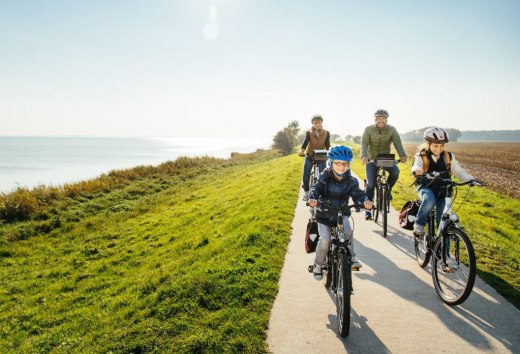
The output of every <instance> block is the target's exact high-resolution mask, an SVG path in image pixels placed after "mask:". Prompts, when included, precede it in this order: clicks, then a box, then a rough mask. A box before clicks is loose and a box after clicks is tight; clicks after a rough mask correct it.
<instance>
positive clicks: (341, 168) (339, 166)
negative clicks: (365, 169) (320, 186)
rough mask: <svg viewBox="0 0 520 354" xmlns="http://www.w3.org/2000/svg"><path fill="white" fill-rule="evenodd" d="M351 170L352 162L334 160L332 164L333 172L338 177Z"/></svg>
mask: <svg viewBox="0 0 520 354" xmlns="http://www.w3.org/2000/svg"><path fill="white" fill-rule="evenodd" d="M349 168H350V162H348V161H343V160H334V161H333V162H332V170H333V171H334V172H336V174H338V175H342V174H344V173H345V172H347V170H348V169H349Z"/></svg>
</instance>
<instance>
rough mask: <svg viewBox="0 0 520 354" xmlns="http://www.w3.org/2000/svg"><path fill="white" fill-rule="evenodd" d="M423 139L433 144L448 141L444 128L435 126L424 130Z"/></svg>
mask: <svg viewBox="0 0 520 354" xmlns="http://www.w3.org/2000/svg"><path fill="white" fill-rule="evenodd" d="M423 138H424V140H426V141H427V142H429V143H434V144H446V143H447V142H449V141H450V139H449V138H448V133H446V130H444V129H442V128H437V127H431V128H428V129H426V130H425V131H424V135H423Z"/></svg>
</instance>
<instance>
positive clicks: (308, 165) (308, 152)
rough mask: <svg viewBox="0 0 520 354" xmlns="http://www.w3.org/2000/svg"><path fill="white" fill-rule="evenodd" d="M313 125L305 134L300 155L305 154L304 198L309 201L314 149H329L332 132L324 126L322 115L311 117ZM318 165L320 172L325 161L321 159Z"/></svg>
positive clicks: (323, 167)
mask: <svg viewBox="0 0 520 354" xmlns="http://www.w3.org/2000/svg"><path fill="white" fill-rule="evenodd" d="M311 123H312V127H311V129H310V130H308V131H307V133H306V134H305V140H304V141H303V144H302V147H301V150H300V156H305V161H304V162H303V183H302V186H303V200H304V201H307V199H308V197H309V179H310V175H311V169H312V156H313V155H314V150H324V149H326V150H328V149H330V133H329V132H328V131H326V130H325V129H323V128H322V124H323V118H322V116H320V115H315V116H313V117H312V119H311ZM318 167H319V169H320V172H321V171H323V170H324V169H325V161H319V162H318Z"/></svg>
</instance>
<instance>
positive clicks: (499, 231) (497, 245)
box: [352, 146, 520, 308]
mask: <svg viewBox="0 0 520 354" xmlns="http://www.w3.org/2000/svg"><path fill="white" fill-rule="evenodd" d="M354 149H355V150H356V155H355V156H359V153H358V152H359V146H355V147H354ZM411 160H413V159H411ZM412 163H413V161H408V162H407V163H406V164H404V165H403V164H399V168H400V170H401V174H400V176H399V181H398V182H397V184H396V185H395V187H394V193H393V196H394V200H393V201H392V206H393V207H394V208H395V209H397V210H401V207H402V206H403V204H404V203H405V202H406V201H407V200H413V199H418V197H417V193H416V192H415V187H414V186H410V185H411V184H412V182H413V178H412V176H411V174H410V172H409V171H410V169H411V167H412ZM352 169H353V171H354V172H355V173H356V174H357V175H358V176H360V177H361V178H365V169H364V166H363V165H362V164H361V162H360V160H359V159H357V160H356V161H355V162H354V164H353V167H352ZM469 188H470V187H460V188H459V192H458V193H459V194H458V197H457V199H456V200H455V204H454V208H453V210H455V211H457V210H458V211H457V213H458V214H459V216H460V219H461V224H462V226H463V228H464V230H465V231H466V233H467V234H468V236H469V237H470V238H471V241H472V243H473V246H474V247H475V253H476V255H477V270H478V275H479V276H480V277H481V278H482V279H484V280H485V281H486V282H487V283H488V284H490V285H491V286H492V287H494V288H495V289H496V290H497V291H498V292H499V293H500V294H501V295H502V296H504V297H505V298H506V299H508V300H509V301H510V302H511V303H512V304H513V305H515V306H516V307H517V308H520V276H519V275H520V271H519V270H520V259H519V257H520V234H519V232H518V230H520V200H518V199H515V198H511V197H508V196H506V195H504V194H500V193H496V192H493V191H491V190H489V189H487V188H479V187H471V191H470V193H469V195H468V197H467V199H466V200H465V201H464V204H462V207H461V208H460V209H458V207H459V206H460V205H461V202H462V201H463V200H464V197H465V196H466V194H467V192H468V189H469ZM390 217H392V218H397V215H392V214H391V215H390Z"/></svg>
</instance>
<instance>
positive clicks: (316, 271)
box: [313, 264, 323, 280]
mask: <svg viewBox="0 0 520 354" xmlns="http://www.w3.org/2000/svg"><path fill="white" fill-rule="evenodd" d="M313 273H314V279H316V280H321V279H323V272H322V270H321V265H319V264H315V265H314V271H313Z"/></svg>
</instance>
